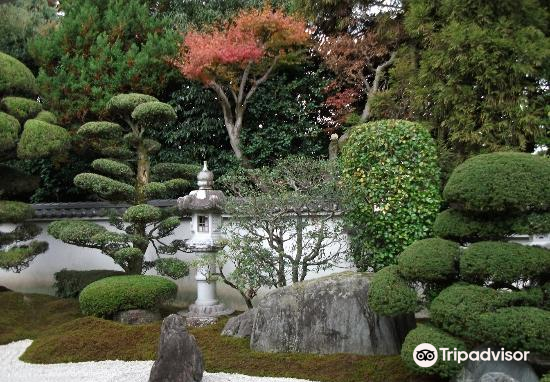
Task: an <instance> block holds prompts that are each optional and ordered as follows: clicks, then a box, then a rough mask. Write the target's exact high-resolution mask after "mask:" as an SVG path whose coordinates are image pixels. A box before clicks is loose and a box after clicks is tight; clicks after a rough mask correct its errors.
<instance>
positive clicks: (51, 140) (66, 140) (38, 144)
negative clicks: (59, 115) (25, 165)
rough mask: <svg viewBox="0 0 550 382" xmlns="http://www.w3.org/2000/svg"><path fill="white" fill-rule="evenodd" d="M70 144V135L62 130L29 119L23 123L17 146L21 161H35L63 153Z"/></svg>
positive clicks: (55, 126)
mask: <svg viewBox="0 0 550 382" xmlns="http://www.w3.org/2000/svg"><path fill="white" fill-rule="evenodd" d="M69 144H70V135H69V132H68V131H67V130H65V129H64V128H62V127H60V126H57V125H52V124H50V123H47V122H44V121H39V120H37V119H30V120H28V121H27V122H25V126H24V128H23V134H21V139H20V140H19V145H18V146H17V156H18V157H19V158H21V159H36V158H42V157H45V156H48V155H55V154H59V153H61V152H63V151H64V150H65V149H66V148H67V147H68V146H69Z"/></svg>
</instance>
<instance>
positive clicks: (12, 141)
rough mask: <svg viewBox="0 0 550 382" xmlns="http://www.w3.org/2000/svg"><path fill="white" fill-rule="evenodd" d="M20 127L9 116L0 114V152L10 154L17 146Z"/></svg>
mask: <svg viewBox="0 0 550 382" xmlns="http://www.w3.org/2000/svg"><path fill="white" fill-rule="evenodd" d="M19 130H21V125H20V124H19V121H18V120H17V119H16V118H15V117H12V116H11V115H9V114H6V113H3V112H0V152H10V151H13V149H14V148H15V147H16V145H17V138H18V137H19Z"/></svg>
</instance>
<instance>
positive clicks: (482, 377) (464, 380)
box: [453, 346, 539, 382]
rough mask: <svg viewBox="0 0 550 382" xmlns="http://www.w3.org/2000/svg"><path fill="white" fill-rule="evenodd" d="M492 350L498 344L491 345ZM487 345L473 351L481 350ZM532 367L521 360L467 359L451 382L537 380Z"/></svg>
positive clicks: (523, 381)
mask: <svg viewBox="0 0 550 382" xmlns="http://www.w3.org/2000/svg"><path fill="white" fill-rule="evenodd" d="M490 348H491V349H493V351H494V350H495V349H497V350H500V346H491V347H490ZM486 350H487V347H479V348H476V349H474V351H478V352H480V354H481V352H483V351H486ZM538 381H539V378H538V377H537V374H536V373H535V371H534V370H533V368H532V367H531V366H530V365H529V364H528V363H527V362H523V361H467V362H466V364H465V365H464V368H463V369H462V371H461V372H460V373H459V374H458V376H457V377H456V378H455V379H454V380H453V382H538Z"/></svg>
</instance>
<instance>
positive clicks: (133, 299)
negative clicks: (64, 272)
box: [79, 275, 178, 317]
mask: <svg viewBox="0 0 550 382" xmlns="http://www.w3.org/2000/svg"><path fill="white" fill-rule="evenodd" d="M177 290H178V287H177V285H176V284H175V283H174V282H173V281H170V280H167V279H165V278H163V277H160V276H146V275H130V276H113V277H107V278H104V279H101V280H99V281H96V282H94V283H91V284H90V285H88V286H87V287H86V288H84V290H82V292H81V293H80V297H79V302H80V309H81V310H82V313H84V314H86V315H93V316H98V317H112V316H113V315H114V314H115V313H116V312H119V311H123V310H130V309H147V310H157V309H158V307H159V305H160V304H162V303H164V302H166V301H168V300H171V299H173V298H175V297H176V294H177Z"/></svg>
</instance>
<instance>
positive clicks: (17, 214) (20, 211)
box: [0, 200, 34, 223]
mask: <svg viewBox="0 0 550 382" xmlns="http://www.w3.org/2000/svg"><path fill="white" fill-rule="evenodd" d="M33 216H34V209H33V208H32V206H30V205H28V204H26V203H22V202H12V201H7V200H0V222H2V223H21V222H24V221H25V220H27V219H30V218H32V217H33Z"/></svg>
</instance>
